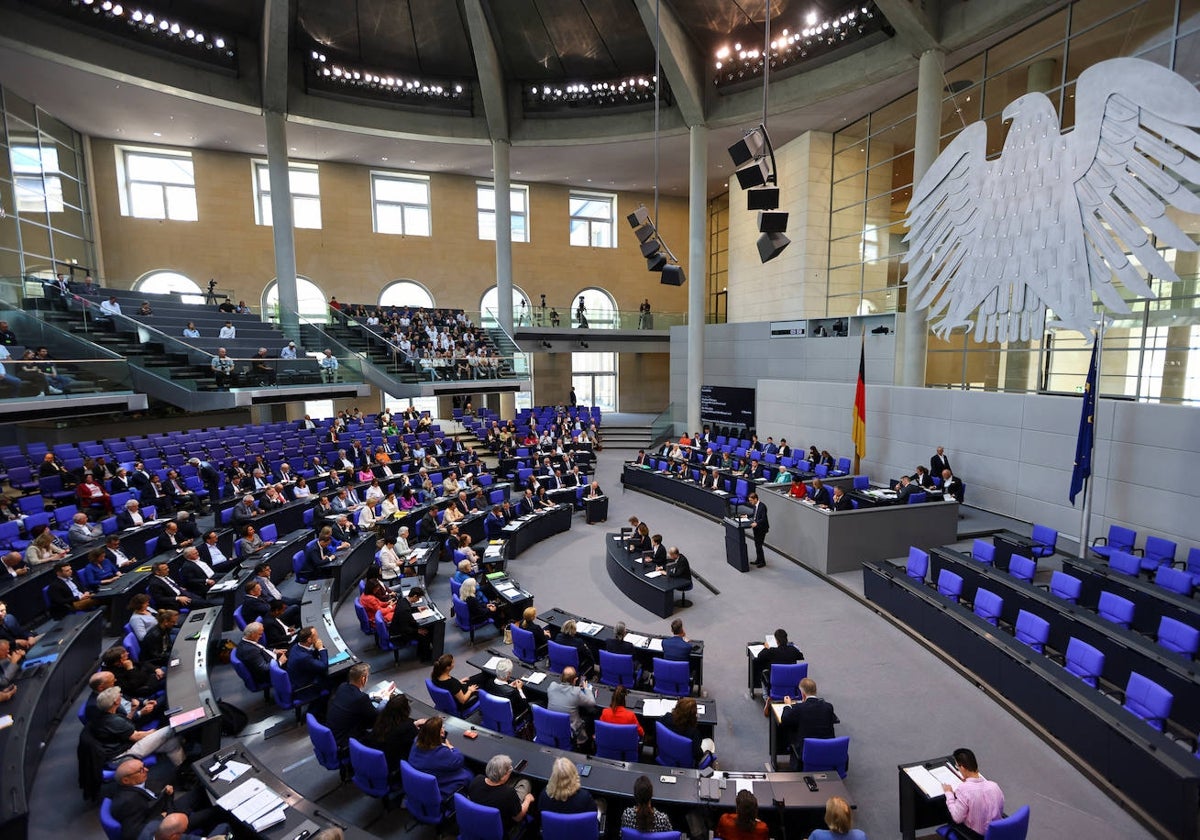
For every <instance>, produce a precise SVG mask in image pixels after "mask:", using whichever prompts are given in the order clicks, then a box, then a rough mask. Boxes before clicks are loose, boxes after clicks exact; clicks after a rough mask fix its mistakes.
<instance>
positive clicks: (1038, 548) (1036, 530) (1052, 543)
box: [1029, 524, 1058, 557]
mask: <svg viewBox="0 0 1200 840" xmlns="http://www.w3.org/2000/svg"><path fill="white" fill-rule="evenodd" d="M1030 539H1031V540H1033V545H1032V546H1031V547H1030V549H1029V553H1030V554H1032V555H1033V556H1034V557H1049V556H1050V555H1052V554H1053V553H1054V549H1055V547H1056V546H1057V545H1058V531H1056V530H1054V529H1053V528H1051V527H1050V526H1049V525H1036V524H1035V525H1034V526H1033V533H1032V534H1031V535H1030Z"/></svg>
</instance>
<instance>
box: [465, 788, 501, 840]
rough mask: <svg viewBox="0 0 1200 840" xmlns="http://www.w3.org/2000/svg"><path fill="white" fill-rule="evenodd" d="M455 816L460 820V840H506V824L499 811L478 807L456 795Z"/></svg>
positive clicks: (483, 806) (485, 806) (482, 806)
mask: <svg viewBox="0 0 1200 840" xmlns="http://www.w3.org/2000/svg"><path fill="white" fill-rule="evenodd" d="M454 814H455V816H456V817H457V818H458V840H504V824H503V822H501V820H500V811H498V810H497V809H495V808H490V807H488V806H487V805H477V804H475V803H474V802H472V801H471V800H470V799H467V797H465V796H463V795H462V794H461V793H456V794H454Z"/></svg>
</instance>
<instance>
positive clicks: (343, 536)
mask: <svg viewBox="0 0 1200 840" xmlns="http://www.w3.org/2000/svg"><path fill="white" fill-rule="evenodd" d="M357 538H358V526H356V525H355V524H354V523H353V522H351V523H349V524H348V525H347V526H346V528H344V529H343V528H342V527H341V526H340V525H338V524H337V523H334V525H333V540H334V542H340V543H342V542H354V540H356V539H357Z"/></svg>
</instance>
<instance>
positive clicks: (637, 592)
mask: <svg viewBox="0 0 1200 840" xmlns="http://www.w3.org/2000/svg"><path fill="white" fill-rule="evenodd" d="M604 554H605V559H604V565H605V568H606V569H607V570H608V577H609V580H611V581H612V582H613V583H614V584H616V586H617V589H619V590H621V592H623V593H624V594H625V595H626V596H627V597H628V598H629V600H631V601H633V602H634V603H635V604H637V605H638V606H640V607H644V608H645V609H647V610H649V611H650V612H652V613H654V614H655V615H657V616H660V617H661V618H670V617H671V613H673V612H674V611H675V591H676V590H679V589H690V588H691V581H689V580H685V579H683V578H673V577H670V576H669V575H665V574H663V575H658V576H656V577H647V573H649V572H653V568H652V567H651V566H650V564H648V563H640V562H637V561H638V560H640V559H641V554H634V553H631V552H629V551H627V550H626V548H625V541H624V540H622V539H621V535H620V534H611V533H610V534H605V535H604Z"/></svg>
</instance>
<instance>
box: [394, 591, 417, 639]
mask: <svg viewBox="0 0 1200 840" xmlns="http://www.w3.org/2000/svg"><path fill="white" fill-rule="evenodd" d="M418 629H420V625H418V624H417V620H416V619H415V618H413V614H412V605H411V604H409V602H408V601H407V600H401V601H397V602H396V609H395V611H394V612H393V613H392V622H391V624H389V625H388V635H390V636H391V637H392V638H393V639H398V640H404V641H411V640H412V639H414V638H416V636H417V630H418Z"/></svg>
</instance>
